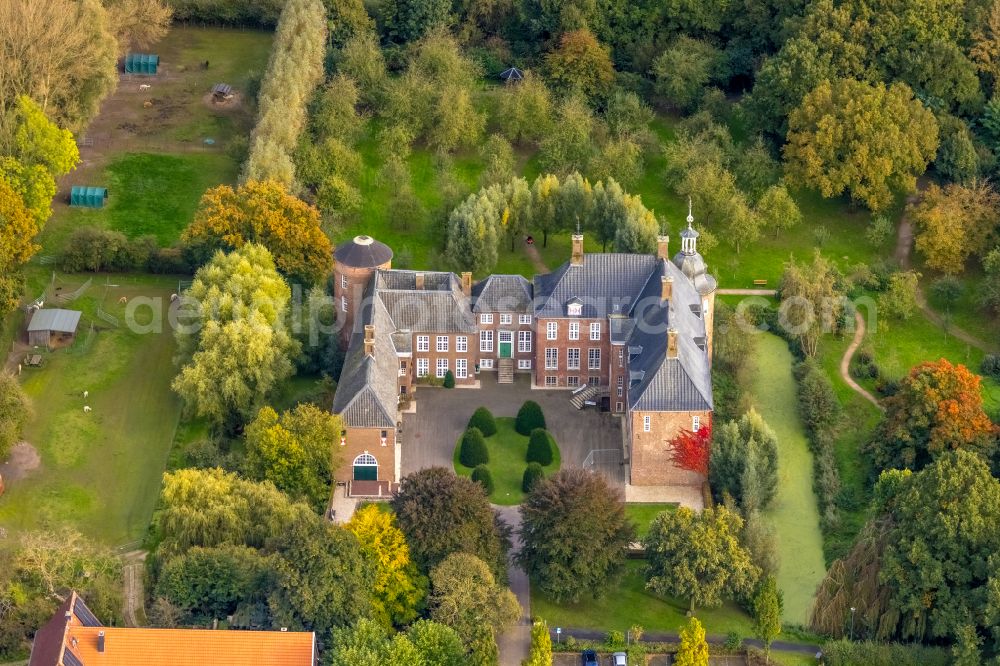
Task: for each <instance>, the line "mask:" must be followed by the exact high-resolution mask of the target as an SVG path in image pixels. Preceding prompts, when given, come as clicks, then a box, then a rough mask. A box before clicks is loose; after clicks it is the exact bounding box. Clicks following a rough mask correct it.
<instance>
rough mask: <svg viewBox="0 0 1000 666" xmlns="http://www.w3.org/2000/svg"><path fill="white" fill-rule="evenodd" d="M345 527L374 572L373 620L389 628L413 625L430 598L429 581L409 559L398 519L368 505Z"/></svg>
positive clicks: (373, 505) (359, 510) (372, 584)
mask: <svg viewBox="0 0 1000 666" xmlns="http://www.w3.org/2000/svg"><path fill="white" fill-rule="evenodd" d="M346 527H347V529H348V530H350V531H351V532H352V533H353V534H354V536H356V537H357V538H358V542H359V543H360V544H361V551H362V554H363V555H364V557H365V559H367V560H368V562H369V563H370V564H371V565H372V566H373V568H374V569H375V578H374V580H373V581H372V582H371V586H370V588H369V589H370V591H371V596H372V614H373V616H374V618H375V619H377V620H378V621H379V622H381V623H382V624H384V625H386V626H391V625H397V626H399V625H405V624H409V623H410V622H412V621H413V620H414V619H415V618H416V617H417V607H418V606H419V605H420V603H421V602H422V601H423V598H424V596H425V595H426V594H427V579H426V578H424V577H423V576H421V575H420V572H419V571H418V570H417V566H416V565H415V564H414V563H413V561H412V560H411V559H410V547H409V545H408V544H407V543H406V537H405V536H404V535H403V532H402V530H400V529H399V527H397V526H396V517H395V515H393V514H392V513H390V512H389V511H386V510H384V509H382V508H381V507H379V506H378V505H376V504H369V505H367V506H363V507H361V508H360V509H358V510H357V511H355V512H354V515H353V516H351V519H350V520H349V521H348V522H347V525H346Z"/></svg>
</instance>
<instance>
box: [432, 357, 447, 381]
mask: <svg viewBox="0 0 1000 666" xmlns="http://www.w3.org/2000/svg"><path fill="white" fill-rule="evenodd" d="M447 374H448V359H447V358H439V359H438V360H437V362H436V363H435V364H434V376H435V377H437V378H438V379H444V376H445V375H447Z"/></svg>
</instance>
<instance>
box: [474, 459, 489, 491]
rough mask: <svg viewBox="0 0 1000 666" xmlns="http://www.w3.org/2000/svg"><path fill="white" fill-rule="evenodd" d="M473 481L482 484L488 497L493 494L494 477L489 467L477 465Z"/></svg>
mask: <svg viewBox="0 0 1000 666" xmlns="http://www.w3.org/2000/svg"><path fill="white" fill-rule="evenodd" d="M472 480H473V481H475V482H476V483H478V484H480V485H481V486H482V487H483V490H485V491H486V494H487V495H492V494H493V475H492V474H491V473H490V468H489V467H487V466H486V465H476V468H475V469H474V470H472Z"/></svg>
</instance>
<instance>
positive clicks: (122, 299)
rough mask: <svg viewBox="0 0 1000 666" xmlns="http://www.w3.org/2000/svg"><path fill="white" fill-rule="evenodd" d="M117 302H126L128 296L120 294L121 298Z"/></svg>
mask: <svg viewBox="0 0 1000 666" xmlns="http://www.w3.org/2000/svg"><path fill="white" fill-rule="evenodd" d="M118 302H119V303H128V297H127V296H122V297H121V298H119V299H118Z"/></svg>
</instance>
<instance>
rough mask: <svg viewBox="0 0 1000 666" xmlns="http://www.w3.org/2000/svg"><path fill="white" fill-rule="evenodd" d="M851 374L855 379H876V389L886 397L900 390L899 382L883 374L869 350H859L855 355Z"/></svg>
mask: <svg viewBox="0 0 1000 666" xmlns="http://www.w3.org/2000/svg"><path fill="white" fill-rule="evenodd" d="M851 376H852V377H854V378H855V379H874V380H875V390H876V391H877V392H878V393H879V395H882V396H885V397H888V396H890V395H895V394H896V392H897V391H899V382H898V381H897V380H895V379H891V378H889V377H886V376H885V375H883V374H882V370H881V368H879V367H878V364H877V363H876V362H875V359H874V357H873V356H872V353H871V352H870V351H867V350H864V351H861V352H859V353H858V355H857V356H855V357H854V361H853V362H852V363H851Z"/></svg>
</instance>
